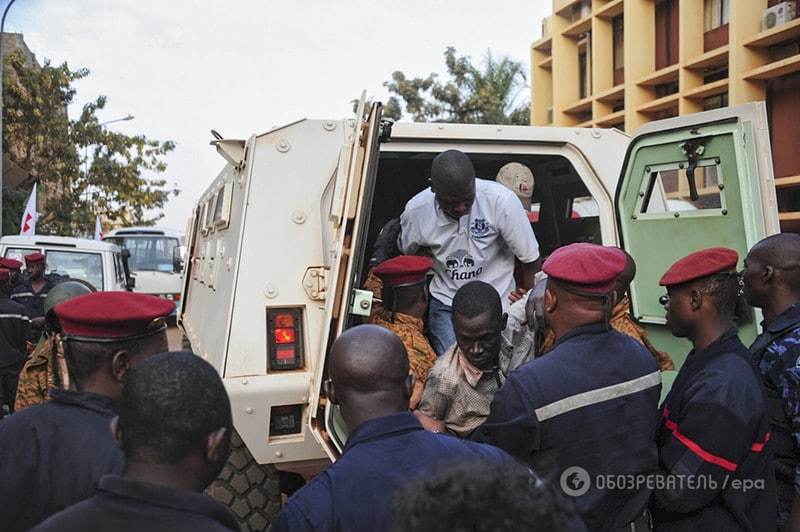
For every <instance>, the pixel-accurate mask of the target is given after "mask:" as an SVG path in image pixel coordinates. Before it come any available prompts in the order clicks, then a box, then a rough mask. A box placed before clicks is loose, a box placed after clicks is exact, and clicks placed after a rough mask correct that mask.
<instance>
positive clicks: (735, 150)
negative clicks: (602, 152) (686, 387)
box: [615, 102, 779, 390]
mask: <svg viewBox="0 0 800 532" xmlns="http://www.w3.org/2000/svg"><path fill="white" fill-rule="evenodd" d="M615 203H616V208H617V222H618V228H619V233H620V240H621V242H622V245H623V247H624V248H625V249H626V250H627V251H628V252H629V253H630V254H631V255H632V256H633V257H634V258H635V259H636V263H637V267H638V268H637V274H636V278H635V280H634V281H633V284H632V286H631V299H632V301H631V312H632V314H633V316H635V317H636V319H637V320H639V321H640V322H641V323H642V324H643V325H644V326H645V327H646V328H647V329H648V332H649V334H650V337H651V339H652V340H653V343H654V344H655V345H656V346H657V347H658V348H659V349H661V350H665V351H667V352H668V353H669V354H670V355H671V356H672V357H673V359H674V360H675V363H676V367H679V366H680V364H681V363H682V362H683V360H684V359H685V356H686V354H687V353H688V352H689V350H690V349H691V346H690V345H689V343H688V342H687V341H686V340H682V339H677V338H674V337H673V336H672V335H671V334H670V332H669V330H668V329H667V328H666V326H665V323H666V320H665V316H664V314H665V311H664V308H663V306H662V305H661V303H660V302H659V297H660V296H661V295H662V294H664V293H665V290H664V288H662V287H660V286H659V285H658V280H659V278H660V277H661V275H662V274H663V273H664V271H665V270H666V269H667V268H668V267H669V266H670V265H671V264H672V263H673V262H675V261H676V260H677V259H679V258H681V257H683V256H684V255H686V254H688V253H691V252H693V251H697V250H699V249H702V248H707V247H712V246H726V247H729V248H732V249H735V250H736V251H738V252H739V255H740V257H741V259H743V258H744V256H745V255H746V254H747V250H748V249H749V248H750V247H751V246H752V245H753V244H755V243H756V242H757V241H758V240H760V239H761V238H763V237H764V236H766V235H768V234H772V233H776V232H778V231H779V226H778V219H777V209H776V198H775V188H774V182H773V175H772V160H771V156H770V144H769V136H768V130H767V121H766V112H765V107H764V104H763V103H761V102H759V103H753V104H746V105H741V106H736V107H731V108H727V109H718V110H714V111H708V112H705V113H699V114H696V115H690V116H684V117H677V118H671V119H667V120H662V121H658V122H653V123H650V124H647V125H646V126H644V127H643V128H641V129H640V130H639V131H637V133H636V135H635V136H634V138H633V139H632V140H631V143H630V145H629V147H628V151H627V155H626V157H625V162H624V163H623V166H622V174H621V177H620V180H619V183H618V188H617V192H616V199H615ZM741 259H740V263H739V264H740V267H741ZM757 320H758V318H754V319H753V320H752V321H751V322H750V323H748V324H744V325H742V326H741V329H740V336H741V338H742V340H743V341H744V342H745V343H748V342H750V341H751V340H752V339H753V338H754V336H755V335H756V323H757ZM674 375H675V374H674V373H672V372H670V373H665V375H664V377H665V379H664V381H665V382H664V389H665V390H668V389H669V386H671V384H672V380H673V379H674Z"/></svg>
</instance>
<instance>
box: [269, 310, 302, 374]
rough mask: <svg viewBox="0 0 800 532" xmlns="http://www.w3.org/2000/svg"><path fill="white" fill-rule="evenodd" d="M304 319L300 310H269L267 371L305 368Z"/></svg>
mask: <svg viewBox="0 0 800 532" xmlns="http://www.w3.org/2000/svg"><path fill="white" fill-rule="evenodd" d="M302 326H303V318H302V311H301V310H300V309H267V351H268V357H267V369H268V370H269V371H275V370H278V371H280V370H287V369H298V368H301V367H303V363H304V361H303V351H304V349H303V327H302Z"/></svg>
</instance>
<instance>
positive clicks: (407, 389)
mask: <svg viewBox="0 0 800 532" xmlns="http://www.w3.org/2000/svg"><path fill="white" fill-rule="evenodd" d="M416 383H417V377H416V376H414V374H413V373H409V374H408V377H406V383H405V386H403V392H404V395H405V397H406V399H411V394H412V393H414V385H415V384H416Z"/></svg>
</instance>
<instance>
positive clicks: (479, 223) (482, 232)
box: [469, 218, 494, 238]
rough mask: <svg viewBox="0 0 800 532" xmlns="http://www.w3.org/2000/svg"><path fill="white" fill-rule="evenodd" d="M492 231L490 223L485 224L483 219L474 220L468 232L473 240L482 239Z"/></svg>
mask: <svg viewBox="0 0 800 532" xmlns="http://www.w3.org/2000/svg"><path fill="white" fill-rule="evenodd" d="M492 229H494V227H493V226H492V224H491V223H489V222H487V221H486V219H485V218H475V221H474V222H472V225H471V226H470V228H469V232H470V233H471V234H472V236H473V237H474V238H483V237H485V236H486V235H488V234H489V233H490V232H491V230H492Z"/></svg>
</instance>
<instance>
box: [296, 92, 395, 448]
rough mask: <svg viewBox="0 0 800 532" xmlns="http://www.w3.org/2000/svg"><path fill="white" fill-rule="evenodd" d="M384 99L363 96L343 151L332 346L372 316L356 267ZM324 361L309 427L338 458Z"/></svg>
mask: <svg viewBox="0 0 800 532" xmlns="http://www.w3.org/2000/svg"><path fill="white" fill-rule="evenodd" d="M381 109H382V106H381V104H380V103H374V104H372V105H371V106H370V107H369V110H368V112H367V110H366V107H365V104H364V100H363V96H362V100H361V103H360V104H359V107H358V109H357V111H356V123H355V125H354V131H353V141H352V144H351V145H350V149H349V153H347V154H345V153H343V154H342V156H341V158H340V161H339V171H338V176H337V180H336V183H335V190H334V192H333V201H332V203H331V210H330V221H331V223H332V225H333V226H335V227H337V229H336V231H337V233H338V234H337V239H336V240H337V244H336V245H337V249H336V255H335V259H334V260H333V262H332V266H331V268H330V272H329V280H328V292H327V294H326V311H327V312H328V315H329V316H330V321H329V323H330V327H328V328H327V330H326V331H325V333H324V334H326V341H324V342H323V345H327V346H328V347H329V346H330V344H331V342H332V341H333V339H335V338H336V337H337V336H338V335H339V334H341V332H342V331H343V330H345V329H347V328H348V327H349V326H350V325H351V324H352V323H353V315H369V310H370V306H371V303H372V300H371V296H370V297H369V298H367V299H360V298H359V297H358V296H359V293H358V292H357V291H354V288H356V287H358V286H360V284H361V282H362V281H363V279H358V276H359V271H358V270H359V268H358V265H359V264H361V263H362V262H363V259H364V253H365V252H366V250H365V247H366V238H364V237H363V235H366V232H367V229H368V227H369V218H370V210H371V205H372V195H373V192H374V188H375V173H376V169H377V158H378V143H379V135H380V130H381ZM325 366H327V361H326V364H319V365H318V367H317V368H316V369H315V378H314V381H313V382H312V390H311V398H310V407H311V412H313V413H315V415H314V417H313V418H312V419H311V420H310V422H311V428H312V431H313V432H314V434H315V435H316V436H317V437H318V439H319V441H320V443H321V444H322V446H323V447H324V448H325V450H326V452H327V453H328V454H329V456H331V458H334V457H335V456H336V455H338V453H339V452H341V449H342V446H343V441H342V440H343V436H342V435H344V434H346V430H345V429H344V425H343V424H342V420H341V416H340V415H339V410H338V407H334V406H333V405H331V404H330V403H329V402H327V401H326V400H324V399H323V400H321V399H320V392H321V388H322V379H323V375H324V371H325Z"/></svg>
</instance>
